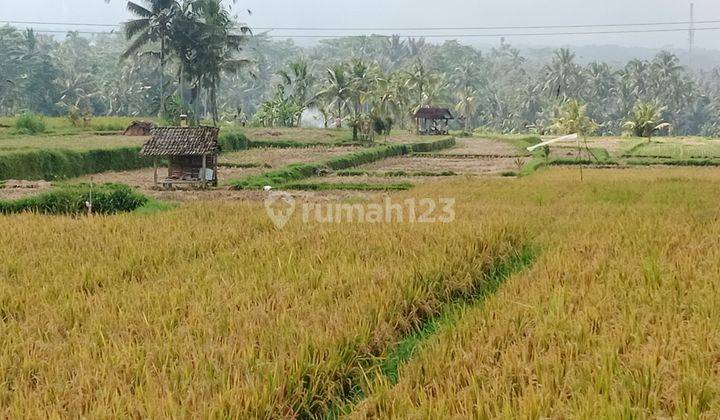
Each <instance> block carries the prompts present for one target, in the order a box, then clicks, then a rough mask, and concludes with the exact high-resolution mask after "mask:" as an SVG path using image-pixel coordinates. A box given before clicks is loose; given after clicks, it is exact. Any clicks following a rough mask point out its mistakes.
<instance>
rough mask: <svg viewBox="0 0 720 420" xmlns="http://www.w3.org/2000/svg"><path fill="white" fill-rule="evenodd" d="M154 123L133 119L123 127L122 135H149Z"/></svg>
mask: <svg viewBox="0 0 720 420" xmlns="http://www.w3.org/2000/svg"><path fill="white" fill-rule="evenodd" d="M153 128H155V124H153V123H151V122H150V121H133V122H132V124H130V125H129V126H128V128H127V129H125V132H124V133H123V135H124V136H149V135H150V133H152V130H153Z"/></svg>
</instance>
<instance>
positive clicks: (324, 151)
mask: <svg viewBox="0 0 720 420" xmlns="http://www.w3.org/2000/svg"><path fill="white" fill-rule="evenodd" d="M357 150H358V149H357V148H353V147H310V148H304V149H279V148H264V149H249V150H243V151H239V152H232V153H224V154H222V155H221V156H220V164H227V165H245V166H255V167H260V168H262V167H265V168H266V169H267V168H277V167H282V166H287V165H291V164H294V163H310V162H321V161H325V160H328V159H330V158H333V157H338V156H343V155H347V154H350V153H353V152H355V151H357Z"/></svg>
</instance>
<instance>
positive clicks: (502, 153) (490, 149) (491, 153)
mask: <svg viewBox="0 0 720 420" xmlns="http://www.w3.org/2000/svg"><path fill="white" fill-rule="evenodd" d="M456 142H457V145H456V146H455V147H453V148H451V149H446V150H443V151H440V152H438V153H437V154H438V155H447V156H458V155H460V156H467V157H484V158H491V157H497V158H507V157H518V156H525V155H526V154H527V153H526V152H525V151H523V150H521V149H520V148H518V147H515V146H513V145H511V144H508V143H506V142H502V141H499V140H492V139H484V138H475V137H464V138H458V139H456Z"/></svg>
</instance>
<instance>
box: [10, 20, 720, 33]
mask: <svg viewBox="0 0 720 420" xmlns="http://www.w3.org/2000/svg"><path fill="white" fill-rule="evenodd" d="M0 23H6V24H17V25H65V26H80V27H121V26H122V24H117V23H87V22H44V21H20V20H0ZM718 23H720V20H702V21H692V20H690V21H672V22H631V23H601V24H572V25H532V26H472V27H471V26H466V27H463V26H456V27H325V28H321V27H254V28H253V29H255V30H267V31H272V30H277V31H383V32H388V31H488V30H523V29H580V28H612V27H615V28H622V27H634V26H637V27H649V26H675V25H685V26H687V25H690V24H697V25H702V24H718Z"/></svg>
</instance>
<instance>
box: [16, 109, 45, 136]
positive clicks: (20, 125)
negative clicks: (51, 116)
mask: <svg viewBox="0 0 720 420" xmlns="http://www.w3.org/2000/svg"><path fill="white" fill-rule="evenodd" d="M45 128H46V127H45V120H44V119H43V117H41V116H40V115H37V114H33V113H32V112H26V113H24V114H22V115H20V116H19V117H17V120H15V132H16V133H18V134H37V133H44V132H45Z"/></svg>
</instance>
